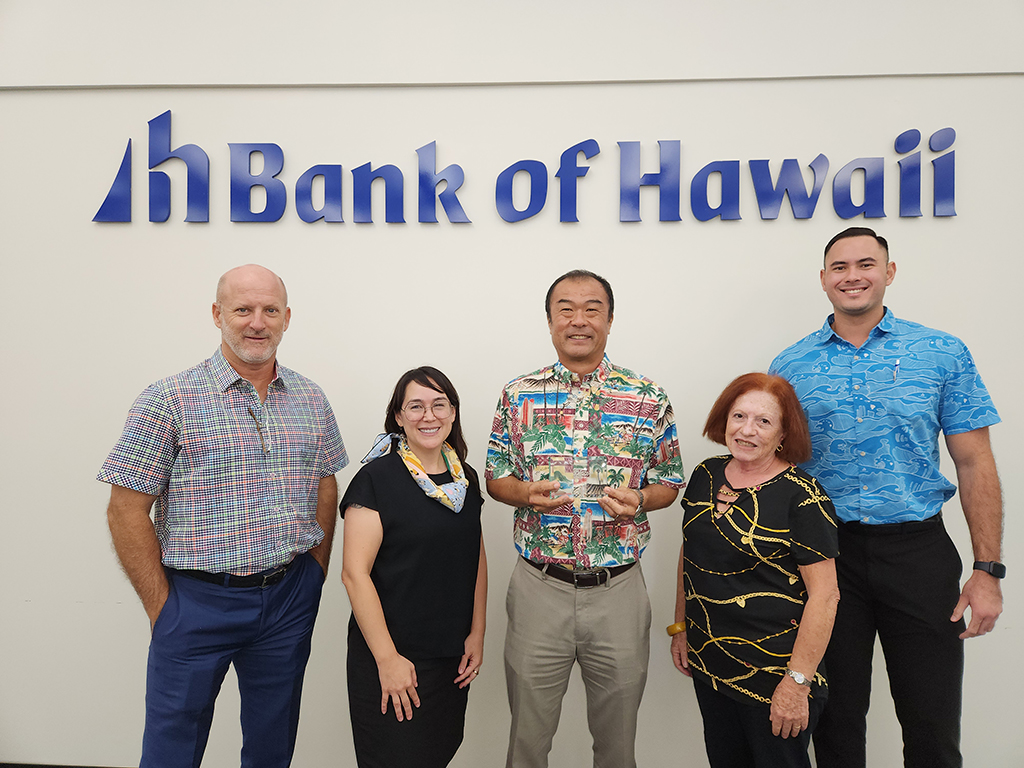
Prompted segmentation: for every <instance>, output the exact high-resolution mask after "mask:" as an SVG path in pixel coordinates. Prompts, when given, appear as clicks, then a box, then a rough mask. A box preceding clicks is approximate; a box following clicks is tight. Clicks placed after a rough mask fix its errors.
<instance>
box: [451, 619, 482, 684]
mask: <svg viewBox="0 0 1024 768" xmlns="http://www.w3.org/2000/svg"><path fill="white" fill-rule="evenodd" d="M483 663H484V636H483V634H475V633H472V632H471V633H470V634H469V637H467V638H466V652H465V653H464V654H462V661H461V662H459V676H458V677H456V678H455V684H456V685H458V686H459V688H465V687H466V686H467V685H469V684H470V683H472V682H473V681H474V680H476V678H477V675H479V674H480V667H481V666H483Z"/></svg>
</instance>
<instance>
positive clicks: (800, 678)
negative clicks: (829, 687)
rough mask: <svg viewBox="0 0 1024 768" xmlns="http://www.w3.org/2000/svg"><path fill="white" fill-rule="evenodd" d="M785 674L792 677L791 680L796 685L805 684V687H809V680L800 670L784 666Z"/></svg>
mask: <svg viewBox="0 0 1024 768" xmlns="http://www.w3.org/2000/svg"><path fill="white" fill-rule="evenodd" d="M786 674H787V675H789V676H790V677H791V678H793V682H795V683H796V684H797V685H802V686H805V687H806V688H810V687H811V681H810V680H808V679H807V678H806V677H804V675H803V673H802V672H797V671H796V670H795V669H790V668H789V667H786Z"/></svg>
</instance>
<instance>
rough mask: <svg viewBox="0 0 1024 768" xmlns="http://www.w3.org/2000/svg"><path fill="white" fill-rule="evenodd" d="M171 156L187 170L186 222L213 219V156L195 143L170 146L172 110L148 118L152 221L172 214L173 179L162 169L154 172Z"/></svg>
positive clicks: (160, 219) (164, 218)
mask: <svg viewBox="0 0 1024 768" xmlns="http://www.w3.org/2000/svg"><path fill="white" fill-rule="evenodd" d="M171 158H177V159H178V160H181V161H183V162H184V163H185V167H186V168H187V169H188V171H187V175H186V177H185V178H186V180H187V183H188V188H187V189H188V192H187V198H186V199H187V205H186V213H185V221H202V222H206V221H209V220H210V158H209V157H208V156H207V154H206V152H204V151H203V150H202V148H200V147H197V146H196V145H195V144H183V145H181V146H180V147H178V148H177V149H173V150H172V149H171V111H170V110H167V111H166V112H164V113H163V114H162V115H159V116H157V117H154V118H153V119H152V120H150V121H149V169H150V170H149V220H150V221H167V219H168V217H169V216H170V215H171V179H170V177H169V176H168V175H167V174H166V173H164V172H163V171H154V170H153V169H154V168H156V167H157V166H158V165H162V164H163V163H165V162H166V161H168V160H170V159H171Z"/></svg>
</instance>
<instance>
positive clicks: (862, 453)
mask: <svg viewBox="0 0 1024 768" xmlns="http://www.w3.org/2000/svg"><path fill="white" fill-rule="evenodd" d="M860 455H861V456H867V454H866V453H864V451H861V452H860ZM864 487H865V488H867V486H866V485H865V486H864Z"/></svg>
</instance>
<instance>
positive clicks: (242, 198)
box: [228, 144, 288, 222]
mask: <svg viewBox="0 0 1024 768" xmlns="http://www.w3.org/2000/svg"><path fill="white" fill-rule="evenodd" d="M228 148H229V149H230V150H231V220H232V221H256V222H261V221H262V222H266V221H279V220H280V219H281V217H282V216H284V209H285V206H286V205H287V204H288V191H287V190H286V189H285V186H284V182H283V181H281V180H280V179H279V178H277V176H278V174H279V173H281V171H283V170H284V152H282V151H281V148H280V147H279V146H277V144H228ZM253 155H262V156H263V170H262V171H260V173H259V174H253V172H252V158H253ZM254 187H262V188H263V189H264V190H265V192H266V195H267V204H266V206H265V207H264V208H263V210H262V211H260V212H259V213H255V212H253V210H252V190H253V188H254Z"/></svg>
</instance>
